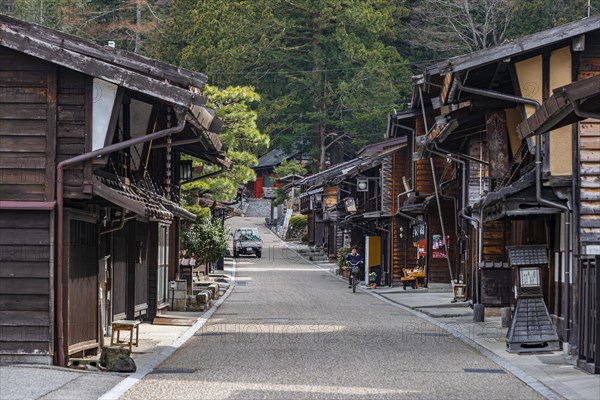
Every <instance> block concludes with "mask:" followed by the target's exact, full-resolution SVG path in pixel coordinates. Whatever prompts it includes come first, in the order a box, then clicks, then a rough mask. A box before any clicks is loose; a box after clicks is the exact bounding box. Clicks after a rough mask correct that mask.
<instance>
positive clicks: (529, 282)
mask: <svg viewBox="0 0 600 400" xmlns="http://www.w3.org/2000/svg"><path fill="white" fill-rule="evenodd" d="M519 274H520V282H521V287H539V286H540V269H539V268H538V267H521V268H519Z"/></svg>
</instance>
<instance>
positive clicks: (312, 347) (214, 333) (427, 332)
mask: <svg viewBox="0 0 600 400" xmlns="http://www.w3.org/2000/svg"><path fill="white" fill-rule="evenodd" d="M230 221H231V222H230V224H231V225H233V226H259V227H260V224H262V223H263V222H264V219H262V218H255V219H249V218H237V219H232V220H230ZM260 230H261V234H262V235H263V239H264V243H265V249H264V251H263V258H262V259H260V260H258V259H255V258H253V257H241V258H240V259H238V262H237V274H236V279H237V286H236V287H235V289H234V290H233V292H232V294H231V296H229V298H228V299H227V300H226V302H225V303H224V304H223V305H222V306H221V307H220V308H219V309H218V310H217V312H216V313H215V314H214V315H213V317H212V318H211V319H210V321H209V322H208V323H207V324H206V325H205V326H204V327H203V328H202V329H201V330H200V331H198V332H197V333H196V335H195V336H194V337H192V338H191V339H190V340H189V341H188V342H187V343H186V344H185V345H184V346H182V347H181V348H180V349H179V350H178V351H176V352H175V353H174V354H173V355H172V356H171V357H170V358H168V359H167V360H166V361H165V362H164V363H163V364H161V365H160V366H159V367H158V368H157V369H155V370H154V371H153V373H151V374H149V375H147V376H146V377H145V378H144V379H143V380H141V381H140V382H138V383H137V384H136V385H135V386H133V387H132V388H131V389H130V390H129V391H128V392H127V393H126V394H125V395H124V396H123V397H122V398H126V399H161V400H164V399H258V398H260V399H290V398H302V399H343V398H349V399H361V398H370V399H399V398H408V399H412V398H414V399H434V398H438V399H459V398H460V399H468V398H471V399H486V400H490V399H511V398H514V399H536V398H539V395H538V394H537V393H536V392H534V391H533V390H532V389H530V388H529V387H528V386H526V385H525V384H524V383H522V382H521V381H519V380H518V379H517V378H515V377H514V376H512V375H511V374H510V373H508V372H505V371H504V370H502V369H501V368H500V367H498V366H497V365H496V364H495V363H493V362H491V361H490V360H488V359H487V358H485V357H483V356H482V355H480V354H479V353H477V352H476V351H475V350H473V349H472V348H470V347H468V346H466V345H465V344H463V343H462V342H460V341H459V340H458V339H456V338H454V337H453V336H451V335H450V334H448V333H447V332H445V331H442V330H440V329H439V328H436V327H434V326H433V325H430V324H428V323H426V322H424V321H423V320H421V319H419V318H417V317H415V316H413V315H410V314H408V313H406V312H404V311H403V310H401V309H399V308H396V307H394V306H393V305H389V304H387V303H384V302H381V301H379V300H378V299H376V298H374V297H373V296H371V295H369V294H368V293H365V292H357V293H355V294H353V293H352V292H351V290H350V289H348V288H347V284H346V283H345V282H342V281H341V280H339V279H338V278H336V277H334V276H331V275H330V274H329V273H327V272H325V271H324V270H322V269H320V268H319V267H317V266H314V265H312V264H310V263H307V262H305V261H303V260H302V259H300V258H298V257H297V255H296V254H295V252H293V251H289V250H285V247H284V245H283V244H282V243H281V242H280V241H279V240H278V239H277V238H276V237H275V236H273V235H272V234H271V233H270V232H268V231H266V230H265V229H264V228H263V227H260Z"/></svg>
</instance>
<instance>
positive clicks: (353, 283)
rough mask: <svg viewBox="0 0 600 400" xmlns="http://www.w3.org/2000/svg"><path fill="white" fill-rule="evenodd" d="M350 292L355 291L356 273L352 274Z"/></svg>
mask: <svg viewBox="0 0 600 400" xmlns="http://www.w3.org/2000/svg"><path fill="white" fill-rule="evenodd" d="M352 293H356V274H352Z"/></svg>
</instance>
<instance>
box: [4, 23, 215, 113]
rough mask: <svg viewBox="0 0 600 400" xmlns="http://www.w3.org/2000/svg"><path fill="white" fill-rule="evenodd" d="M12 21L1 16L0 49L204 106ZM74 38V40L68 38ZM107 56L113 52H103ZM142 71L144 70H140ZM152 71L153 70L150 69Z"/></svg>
mask: <svg viewBox="0 0 600 400" xmlns="http://www.w3.org/2000/svg"><path fill="white" fill-rule="evenodd" d="M13 21H17V20H14V19H13V18H8V17H5V16H0V45H2V46H5V47H7V48H10V49H13V50H16V51H19V52H21V53H24V54H28V55H30V56H33V57H36V58H40V59H42V60H46V61H49V62H52V63H54V64H57V65H60V66H63V67H65V68H68V69H72V70H75V71H78V72H81V73H84V74H86V75H90V76H93V77H96V78H100V79H103V80H105V81H107V82H110V83H113V84H115V85H118V86H121V87H124V88H127V89H130V90H133V91H135V92H139V93H143V94H146V95H149V96H151V97H155V98H160V99H161V100H162V101H164V102H167V103H170V104H172V105H175V106H180V107H185V108H186V109H187V108H190V107H191V106H193V105H197V106H203V105H204V104H206V97H204V96H202V95H200V94H197V93H194V92H193V91H191V90H188V89H187V88H182V87H179V86H175V85H172V84H170V83H168V82H167V81H165V80H159V79H156V78H154V77H150V76H148V75H146V74H144V73H143V71H137V70H131V69H127V68H124V67H123V66H122V65H118V64H113V63H111V62H109V61H107V60H106V57H104V58H105V59H100V58H97V57H93V56H91V55H89V54H86V53H83V52H81V53H80V52H77V51H75V50H72V49H70V48H68V47H65V46H63V45H57V44H54V43H52V42H51V41H48V40H45V39H46V38H45V37H43V36H41V37H40V36H37V35H35V36H33V35H32V33H33V32H31V31H27V30H21V29H19V25H16V26H13V24H12V22H13ZM69 37H71V36H69ZM103 50H104V53H107V54H108V53H110V52H111V51H110V50H106V49H103ZM140 68H141V66H140ZM148 68H151V67H148Z"/></svg>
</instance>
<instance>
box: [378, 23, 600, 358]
mask: <svg viewBox="0 0 600 400" xmlns="http://www.w3.org/2000/svg"><path fill="white" fill-rule="evenodd" d="M598 26H600V17H598V16H596V17H591V18H587V19H585V20H583V21H578V22H576V23H572V24H568V25H565V26H562V27H559V28H554V29H553V30H550V31H547V32H540V33H538V34H534V35H532V36H530V37H525V38H522V39H518V40H516V41H514V42H510V43H505V44H502V45H499V46H496V47H494V48H490V49H486V50H482V51H480V52H476V53H473V54H467V55H464V56H460V57H455V58H452V59H450V60H447V61H443V62H441V63H439V64H437V65H433V66H431V67H428V68H426V69H425V70H424V72H423V74H422V75H419V76H416V77H414V78H413V85H414V93H413V101H412V107H413V108H412V109H411V110H409V111H406V112H404V113H401V114H397V115H394V116H391V121H392V122H393V123H392V124H390V125H389V127H390V129H389V130H388V134H389V136H390V137H400V136H402V135H406V136H410V134H409V133H408V132H414V135H415V137H416V140H415V142H414V149H415V151H414V152H413V154H411V155H410V156H408V155H407V157H410V159H411V162H412V165H413V167H414V169H415V173H414V174H413V179H414V182H410V179H408V178H409V176H408V174H407V172H406V171H403V170H402V167H400V168H399V167H394V168H395V170H394V177H393V178H392V181H396V182H397V181H398V180H400V179H402V178H403V177H404V178H406V179H408V181H409V184H408V185H407V186H408V189H412V190H414V196H415V197H414V198H413V199H411V200H410V201H413V202H414V201H415V200H416V199H421V198H423V197H425V203H426V206H423V207H415V206H413V205H411V204H410V201H409V199H410V197H407V196H405V197H404V200H403V201H404V206H402V205H400V209H399V210H400V213H401V214H400V216H403V215H402V211H403V210H404V211H405V212H404V214H408V217H409V218H404V220H403V221H398V224H397V226H395V227H394V237H395V244H394V264H396V263H398V266H395V269H394V271H400V268H401V266H402V264H405V265H410V264H411V263H415V262H416V260H415V256H414V254H415V252H414V251H413V249H411V246H410V240H406V243H404V245H403V243H402V239H401V237H402V236H403V232H405V231H410V229H411V226H414V225H415V220H413V219H411V218H415V217H417V216H419V215H420V216H421V217H419V219H420V220H423V221H424V222H425V223H426V224H427V225H426V226H427V234H426V236H427V242H428V244H427V246H428V250H429V246H430V245H429V242H430V241H431V238H432V237H431V235H432V233H433V231H434V230H441V225H440V223H441V220H440V219H439V213H438V205H437V204H436V199H435V197H433V198H432V197H430V198H429V199H428V198H427V196H432V195H435V190H433V189H435V186H434V183H433V181H432V178H433V174H432V173H431V172H432V170H431V168H430V166H429V165H428V164H429V162H430V160H431V159H433V160H434V164H435V174H436V177H437V178H438V179H437V180H438V182H437V183H438V196H439V199H440V200H441V202H440V207H441V210H442V212H441V215H442V217H443V220H444V228H445V230H446V231H447V232H451V240H450V249H449V252H450V254H451V255H450V260H451V261H452V263H451V264H452V271H453V272H454V271H456V274H455V276H454V277H455V279H456V275H459V276H462V277H463V281H464V283H466V284H467V289H468V293H469V295H470V297H471V299H472V300H473V302H475V303H478V302H480V301H481V298H480V293H481V291H482V290H483V289H485V288H482V287H481V286H479V287H478V286H477V285H478V283H479V274H480V272H479V266H480V263H481V262H496V263H498V262H504V263H506V262H508V253H507V248H508V247H509V246H520V245H529V244H542V245H545V246H546V247H547V248H548V256H549V257H548V260H549V262H548V266H547V268H545V269H544V271H543V279H544V285H543V286H544V288H543V293H544V300H545V302H546V305H547V307H548V310H549V312H550V314H551V316H552V319H553V321H554V324H555V328H556V329H557V332H558V334H559V337H560V339H561V340H563V341H564V342H568V343H569V345H570V346H571V349H572V351H573V352H575V351H576V350H577V348H578V347H579V346H580V345H581V344H580V343H578V340H579V337H582V336H581V335H579V336H578V334H577V329H578V321H577V318H578V308H577V304H578V298H579V296H580V293H579V292H581V291H582V290H583V289H581V288H579V287H578V285H576V284H575V283H576V282H579V280H578V277H579V274H580V271H579V268H578V266H579V265H583V264H582V263H583V261H581V262H580V261H579V258H580V257H581V259H582V260H583V259H584V258H585V259H586V260H587V259H588V258H589V257H591V256H593V255H595V254H598V253H600V245H599V244H600V220H599V219H598V218H597V216H598V214H599V210H600V209H599V207H598V205H599V204H600V197H598V190H600V183H599V182H600V181H599V180H598V177H599V176H600V175H599V170H598V160H600V153H599V152H600V134H599V133H598V132H600V129H599V127H600V122H599V119H598V116H599V115H600V101H598V100H599V97H598V96H599V95H598V93H597V92H598V90H597V89H595V91H594V89H593V88H594V87H596V88H597V83H596V82H591V81H589V83H588V86H587V87H586V86H585V85H586V82H585V81H583V80H585V79H590V78H592V77H594V76H596V75H598V74H600V61H599V60H600V35H599V33H600V31H599V28H598ZM577 81H580V83H581V84H580V85H572V87H571V83H572V82H577ZM560 96H563V97H564V98H565V99H567V97H568V99H567V100H566V101H564V100H561V97H560ZM577 96H579V97H577ZM594 96H595V97H594ZM561 101H562V103H561ZM546 102H548V104H546ZM556 104H558V106H557V105H556ZM560 107H562V108H560ZM577 107H579V108H581V110H578V109H577ZM536 109H538V111H536ZM569 112H570V113H569ZM423 114H424V115H425V119H423ZM584 117H587V119H585V118H584ZM573 122H575V123H573ZM399 126H400V128H399ZM523 126H525V127H523ZM532 127H533V128H532ZM527 128H530V129H529V131H527ZM530 131H531V133H530ZM534 131H535V134H534V133H533V132H534ZM537 134H542V135H543V136H542V141H541V142H540V143H541V148H542V149H541V152H538V156H539V158H540V164H537V163H536V162H535V160H536V142H535V140H536V138H535V137H533V136H535V135H537ZM400 156H401V153H399V154H398V155H397V157H400ZM446 163H448V164H452V167H449V168H448V169H447V171H446V168H445V167H444V166H443V164H446ZM399 164H400V165H402V164H403V162H402V160H399ZM537 165H540V166H541V167H540V169H537V167H536V166H537ZM428 166H429V168H427V167H428ZM440 176H441V178H440ZM538 185H539V186H538ZM398 186H399V185H398V184H397V183H396V184H395V185H394V186H393V190H394V191H396V190H400V191H401V192H403V191H404V190H403V189H398ZM404 189H407V188H404ZM538 190H539V193H538ZM453 199H455V200H453ZM453 201H454V202H455V203H454V204H452V202H453ZM436 214H437V215H436ZM571 217H572V221H573V223H572V224H567V223H566V222H567V221H568V220H569V219H571ZM400 228H402V230H400ZM406 249H408V252H407V250H406ZM438 261H439V260H438ZM438 261H435V262H433V260H427V264H428V266H429V268H430V275H429V277H430V281H431V282H434V281H436V280H438V281H443V280H447V279H448V278H449V277H448V276H444V274H443V269H442V265H441V264H440V263H438ZM481 265H483V264H481ZM585 265H587V264H585ZM586 273H587V272H586ZM438 274H439V275H438ZM488 282H489V280H488ZM581 285H583V284H579V286H581ZM590 287H592V286H589V285H587V286H585V288H588V289H585V290H589V288H590ZM508 290H512V289H511V288H510V287H509V288H508ZM512 299H513V300H514V296H512ZM587 304H591V303H589V302H588V303H587ZM580 315H583V314H581V313H580ZM588 323H589V321H588ZM584 348H587V349H589V348H591V347H590V345H589V343H586V344H585V345H584ZM582 357H583V356H582Z"/></svg>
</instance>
